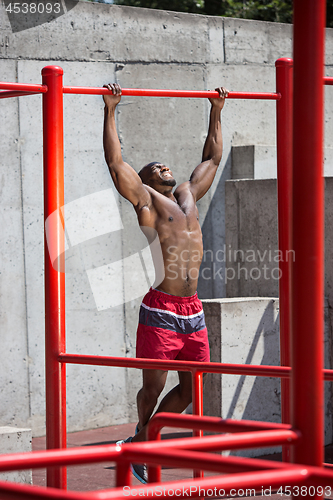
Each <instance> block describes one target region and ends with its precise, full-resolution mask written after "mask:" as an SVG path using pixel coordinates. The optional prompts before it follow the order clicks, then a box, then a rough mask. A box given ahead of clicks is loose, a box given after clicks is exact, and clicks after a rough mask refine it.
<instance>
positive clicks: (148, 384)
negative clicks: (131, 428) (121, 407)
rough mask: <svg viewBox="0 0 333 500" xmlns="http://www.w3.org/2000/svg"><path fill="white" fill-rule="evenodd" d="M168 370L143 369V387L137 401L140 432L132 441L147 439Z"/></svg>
mask: <svg viewBox="0 0 333 500" xmlns="http://www.w3.org/2000/svg"><path fill="white" fill-rule="evenodd" d="M167 375H168V372H167V371H163V370H142V379H143V382H142V388H141V389H140V390H139V392H138V395H137V398H136V401H137V407H138V416H139V424H138V428H139V432H138V434H136V435H135V436H134V437H133V439H132V441H145V439H146V425H147V423H148V421H149V419H150V417H151V415H152V413H153V411H154V408H155V406H156V404H157V400H158V397H159V395H160V394H161V392H162V391H163V388H164V386H165V382H166V379H167Z"/></svg>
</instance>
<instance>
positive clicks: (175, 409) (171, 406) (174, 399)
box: [132, 370, 192, 441]
mask: <svg viewBox="0 0 333 500" xmlns="http://www.w3.org/2000/svg"><path fill="white" fill-rule="evenodd" d="M145 371H156V372H158V371H160V370H145ZM162 373H163V374H165V379H164V384H165V380H166V375H167V372H162ZM178 376H179V384H178V385H176V387H174V388H173V389H171V391H169V392H168V394H166V396H164V398H163V399H162V401H161V403H160V404H159V407H158V408H157V410H156V413H158V412H161V411H166V412H172V413H182V412H183V411H184V410H185V409H186V408H187V407H188V405H189V404H190V403H191V402H192V376H191V373H189V372H178ZM164 384H163V387H164ZM163 387H162V389H163ZM162 389H161V391H160V393H161V392H162ZM142 390H143V389H141V391H142ZM141 391H139V393H138V409H139V394H140V392H141ZM160 393H159V394H160ZM140 397H141V396H140ZM157 398H158V396H157V397H156V400H155V403H154V406H149V408H151V412H150V414H149V416H148V418H147V420H144V419H142V420H141V421H142V422H146V423H145V424H144V425H143V427H142V428H140V432H138V434H137V435H136V436H135V437H134V438H133V440H132V441H145V440H146V439H147V436H146V430H147V427H146V426H147V423H148V421H149V418H150V416H151V414H152V412H153V410H154V408H155V405H156V401H157ZM147 410H148V406H147ZM139 411H140V410H139ZM139 415H140V413H139ZM147 415H148V411H146V413H145V416H147ZM139 418H140V416H139ZM139 427H140V425H139Z"/></svg>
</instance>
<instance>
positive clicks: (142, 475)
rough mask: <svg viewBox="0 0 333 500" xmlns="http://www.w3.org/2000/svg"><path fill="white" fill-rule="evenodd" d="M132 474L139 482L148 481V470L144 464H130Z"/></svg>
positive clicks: (144, 482)
mask: <svg viewBox="0 0 333 500" xmlns="http://www.w3.org/2000/svg"><path fill="white" fill-rule="evenodd" d="M131 469H132V473H133V476H134V477H136V478H137V479H138V480H139V481H141V483H143V484H146V483H147V482H148V471H147V466H146V464H131Z"/></svg>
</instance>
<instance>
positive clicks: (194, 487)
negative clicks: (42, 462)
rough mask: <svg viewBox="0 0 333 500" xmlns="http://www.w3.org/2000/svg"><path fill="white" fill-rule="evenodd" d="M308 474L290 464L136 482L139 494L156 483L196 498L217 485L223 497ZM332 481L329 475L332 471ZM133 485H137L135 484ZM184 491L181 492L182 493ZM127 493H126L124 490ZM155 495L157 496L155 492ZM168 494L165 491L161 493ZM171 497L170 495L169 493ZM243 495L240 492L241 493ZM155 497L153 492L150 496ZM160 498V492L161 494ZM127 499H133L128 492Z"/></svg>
mask: <svg viewBox="0 0 333 500" xmlns="http://www.w3.org/2000/svg"><path fill="white" fill-rule="evenodd" d="M308 477H309V471H308V468H307V467H304V466H303V467H300V466H294V467H290V468H286V469H284V470H281V469H280V470H273V471H272V470H271V471H256V472H245V473H239V474H230V475H227V476H213V477H207V478H200V479H198V478H196V479H186V480H182V481H172V482H171V481H167V482H163V483H162V485H160V484H155V485H149V484H147V485H140V495H142V497H150V498H151V497H153V495H152V489H153V487H154V486H157V485H159V486H160V487H161V488H162V493H163V492H164V491H166V492H168V490H169V489H170V490H173V491H176V490H177V492H179V493H180V494H179V496H178V494H177V498H186V497H192V498H195V497H198V496H199V487H200V488H201V491H202V489H205V490H206V491H207V490H213V491H214V488H215V487H216V488H217V496H220V495H219V494H218V492H219V490H221V489H224V490H225V495H226V496H235V494H234V492H235V491H237V490H238V491H239V490H240V489H243V490H245V491H246V490H250V489H252V490H253V489H254V490H256V491H258V494H259V493H261V491H262V488H263V487H264V488H267V487H271V491H274V490H277V489H278V488H280V487H281V486H289V487H291V486H294V485H298V484H303V483H304V482H305V481H306V480H307V479H308ZM332 481H333V474H332ZM134 488H136V489H137V488H138V487H137V486H136V487H134ZM184 491H185V492H184ZM230 492H231V495H230ZM127 493H130V490H128V492H127ZM156 496H157V495H156ZM165 496H166V497H167V496H168V495H167V494H166V495H165ZM170 496H171V495H170ZM243 496H244V495H243ZM154 497H155V495H154ZM163 497H164V495H163ZM92 498H95V499H98V500H99V499H100V500H102V499H103V500H121V499H122V500H123V499H124V491H123V488H115V489H112V490H100V491H96V492H94V496H93V497H92ZM129 498H133V497H132V496H130V495H129Z"/></svg>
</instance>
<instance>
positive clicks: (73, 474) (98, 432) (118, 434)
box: [32, 424, 333, 500]
mask: <svg viewBox="0 0 333 500" xmlns="http://www.w3.org/2000/svg"><path fill="white" fill-rule="evenodd" d="M134 429H135V424H124V425H118V426H112V427H105V428H101V429H94V430H90V431H81V432H74V433H71V434H68V447H75V446H92V445H98V444H112V443H115V442H116V441H118V440H120V439H125V438H127V437H128V436H132V435H133V434H134ZM190 435H191V433H190V432H186V431H184V430H181V429H179V430H178V429H171V428H165V429H164V430H163V437H164V438H174V437H185V436H190ZM32 447H33V450H43V449H45V438H43V437H42V438H33V440H32ZM265 458H268V459H271V460H281V455H280V454H276V455H270V456H266V457H265ZM325 461H326V462H327V463H333V445H331V446H329V447H326V450H325ZM213 475H215V474H214V473H205V476H213ZM191 477H192V471H189V470H185V469H174V468H168V467H165V468H163V469H162V481H172V480H177V479H185V478H191ZM33 484H34V485H36V486H45V485H46V472H45V469H43V470H42V469H41V470H35V471H33ZM114 485H115V465H114V463H98V464H88V465H80V466H76V467H69V468H68V489H69V490H74V491H89V490H98V489H106V488H110V487H113V486H114ZM132 485H133V486H135V485H138V486H139V485H141V483H140V482H139V481H138V480H137V479H136V478H134V477H133V481H132ZM268 496H269V497H270V498H271V500H287V499H290V498H291V497H287V496H281V495H276V494H272V495H270V494H269V493H267V495H266V496H257V497H252V499H253V500H254V498H255V500H264V499H265V500H267V497H268ZM330 497H332V498H333V495H330ZM242 498H244V497H242Z"/></svg>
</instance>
